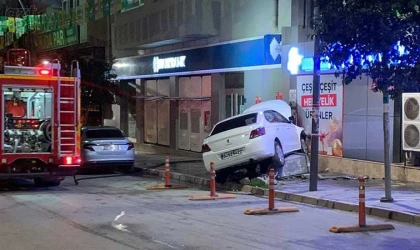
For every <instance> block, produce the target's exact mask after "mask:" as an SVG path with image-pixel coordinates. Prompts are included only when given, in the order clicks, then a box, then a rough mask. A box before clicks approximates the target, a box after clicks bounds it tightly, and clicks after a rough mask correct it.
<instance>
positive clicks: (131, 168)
mask: <svg viewBox="0 0 420 250" xmlns="http://www.w3.org/2000/svg"><path fill="white" fill-rule="evenodd" d="M121 170H122V172H123V173H124V174H132V173H134V164H132V165H130V166H125V167H122V168H121Z"/></svg>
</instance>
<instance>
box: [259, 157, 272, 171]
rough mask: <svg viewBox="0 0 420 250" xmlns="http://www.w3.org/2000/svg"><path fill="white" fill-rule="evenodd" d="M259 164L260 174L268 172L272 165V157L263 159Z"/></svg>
mask: <svg viewBox="0 0 420 250" xmlns="http://www.w3.org/2000/svg"><path fill="white" fill-rule="evenodd" d="M259 164H260V174H268V169H269V168H270V166H271V159H268V160H264V161H261V162H260V163H259Z"/></svg>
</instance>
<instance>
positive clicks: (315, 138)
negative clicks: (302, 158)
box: [309, 0, 321, 191]
mask: <svg viewBox="0 0 420 250" xmlns="http://www.w3.org/2000/svg"><path fill="white" fill-rule="evenodd" d="M312 6H313V14H314V15H313V18H314V19H315V20H317V19H318V17H319V7H318V4H317V2H316V0H312ZM312 27H313V29H314V31H315V29H316V27H315V24H314V25H313V26H312ZM319 49H320V39H319V37H318V36H317V35H316V34H315V44H314V71H313V88H312V136H311V166H310V176H309V191H317V190H318V151H319V92H320V78H321V57H320V55H319Z"/></svg>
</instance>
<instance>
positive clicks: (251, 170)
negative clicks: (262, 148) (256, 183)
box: [246, 166, 258, 180]
mask: <svg viewBox="0 0 420 250" xmlns="http://www.w3.org/2000/svg"><path fill="white" fill-rule="evenodd" d="M246 175H247V177H248V178H249V179H250V180H252V179H254V178H257V177H258V173H257V166H249V167H248V168H247V169H246Z"/></svg>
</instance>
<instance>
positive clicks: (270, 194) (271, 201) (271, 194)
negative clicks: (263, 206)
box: [268, 168, 274, 210]
mask: <svg viewBox="0 0 420 250" xmlns="http://www.w3.org/2000/svg"><path fill="white" fill-rule="evenodd" d="M268 177H269V185H268V189H269V190H268V210H273V209H274V169H273V168H270V171H269V173H268Z"/></svg>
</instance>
